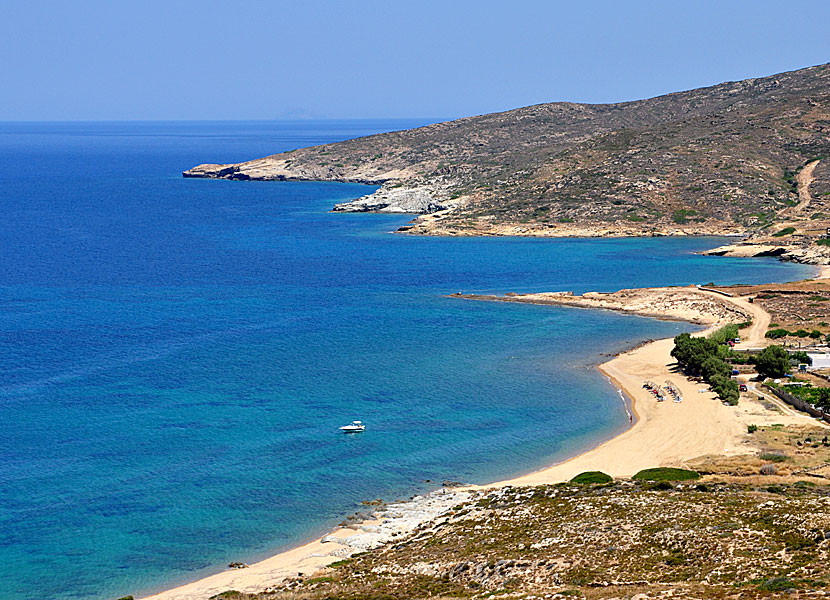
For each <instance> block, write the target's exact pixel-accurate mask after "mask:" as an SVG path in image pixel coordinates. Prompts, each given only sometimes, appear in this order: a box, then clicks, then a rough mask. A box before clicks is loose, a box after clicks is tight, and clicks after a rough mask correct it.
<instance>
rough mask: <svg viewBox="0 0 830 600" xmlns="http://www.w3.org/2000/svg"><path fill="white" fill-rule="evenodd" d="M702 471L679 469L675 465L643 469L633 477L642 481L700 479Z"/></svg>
mask: <svg viewBox="0 0 830 600" xmlns="http://www.w3.org/2000/svg"><path fill="white" fill-rule="evenodd" d="M699 477H700V473H698V472H697V471H690V470H688V469H677V468H675V467H655V468H653V469H643V470H642V471H640V472H639V473H637V474H636V475H634V477H632V479H637V480H640V481H687V480H689V479H698V478H699Z"/></svg>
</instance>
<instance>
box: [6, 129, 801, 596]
mask: <svg viewBox="0 0 830 600" xmlns="http://www.w3.org/2000/svg"><path fill="white" fill-rule="evenodd" d="M418 124H420V123H418V122H414V121H406V122H404V121H400V122H389V121H386V122H382V121H364V122H322V123H319V122H318V123H313V122H312V123H293V124H292V123H279V122H250V123H242V122H239V123H237V122H230V123H97V124H96V123H93V124H90V123H80V124H79V123H74V124H66V123H47V124H0V165H2V168H0V215H2V219H0V598H3V599H6V600H20V599H29V598H53V599H56V600H64V599H69V598H85V599H86V598H91V599H104V598H112V597H117V596H120V595H124V594H127V593H134V594H136V595H138V594H140V593H142V592H148V591H152V590H156V589H160V588H164V587H169V586H171V585H173V584H177V583H183V582H185V581H188V580H192V579H195V578H197V577H199V576H202V575H205V574H208V573H210V572H212V571H213V570H214V569H216V568H221V565H223V564H225V563H227V562H229V561H231V560H245V561H251V560H255V559H256V558H259V557H262V556H264V555H267V554H270V553H273V552H274V551H275V550H278V549H280V548H283V547H285V546H287V545H292V544H295V543H297V542H299V541H302V540H305V539H307V538H310V537H311V536H313V535H316V534H319V533H321V532H322V531H324V530H325V529H326V528H328V527H330V526H333V525H334V524H336V523H337V522H339V521H340V520H342V518H343V517H344V516H345V515H347V514H349V513H350V512H353V511H355V510H356V509H357V508H358V507H359V503H360V501H361V500H365V499H370V498H376V497H381V498H384V499H386V500H392V499H396V498H400V497H406V496H409V495H411V494H413V493H415V492H420V491H425V490H429V489H431V488H432V487H433V485H434V484H431V483H427V482H426V480H431V481H432V482H436V481H439V482H440V481H441V480H443V479H452V480H460V481H471V482H486V481H488V480H494V479H497V478H503V477H506V476H509V475H516V474H519V473H521V472H526V471H530V470H533V469H536V468H539V467H542V466H544V465H546V464H549V463H551V462H553V461H555V460H557V459H561V458H563V457H565V456H566V455H568V454H569V453H573V452H574V451H576V450H578V449H579V448H583V447H585V446H587V445H590V444H594V443H596V442H597V441H599V440H601V439H604V438H607V437H609V436H610V435H612V434H613V433H614V432H616V431H619V430H620V429H621V428H623V427H624V426H625V425H626V424H627V419H626V417H625V413H624V410H623V407H622V404H621V402H620V399H619V397H618V395H617V393H616V391H615V390H614V389H613V388H612V387H611V386H610V385H608V383H607V382H606V381H605V380H604V379H603V378H602V376H601V375H600V374H599V373H598V372H597V371H596V370H595V369H594V365H595V364H596V363H597V362H598V361H600V360H601V359H602V355H603V353H610V352H615V351H617V350H620V349H622V348H623V347H625V346H627V345H629V344H631V343H632V342H636V341H638V340H641V339H644V338H649V337H658V336H669V335H674V334H676V333H677V332H680V331H683V330H688V326H686V325H682V324H678V323H667V322H658V321H653V320H648V319H641V318H636V317H630V316H621V315H617V314H613V313H607V312H595V311H584V310H575V309H563V308H551V307H534V306H522V305H507V304H499V303H492V304H491V303H475V302H467V301H460V300H454V299H450V298H446V297H445V294H448V293H452V292H455V291H459V290H463V291H467V292H470V291H478V292H506V291H540V290H566V289H570V290H575V291H577V292H581V291H587V290H615V289H619V288H621V287H630V286H642V285H658V284H660V285H662V284H687V283H693V282H698V283H705V282H709V281H715V282H718V283H727V282H739V281H741V282H747V283H749V282H763V281H781V280H789V279H797V278H799V277H803V276H807V275H808V274H809V273H811V271H810V270H809V269H808V268H806V267H801V266H796V265H790V264H784V263H779V262H777V261H774V260H757V259H755V260H748V259H743V260H741V259H728V258H710V257H703V256H698V255H695V254H693V252H694V251H697V250H701V249H704V248H707V247H711V246H713V245H715V244H718V243H720V240H717V239H711V238H710V239H656V238H655V239H642V240H633V239H626V240H619V239H605V240H538V239H518V238H479V239H474V238H461V239H445V238H416V237H407V236H399V235H390V234H389V233H388V232H389V231H390V230H393V229H395V228H396V227H398V226H400V225H401V224H403V223H405V222H406V221H407V220H408V218H407V217H406V216H400V215H349V214H332V213H329V212H327V211H328V209H329V208H330V207H331V206H332V205H333V204H334V203H335V202H338V201H342V200H344V199H348V198H353V197H357V196H359V195H362V194H364V193H367V191H369V190H370V189H371V188H366V187H364V186H357V185H340V184H322V183H257V182H227V181H207V180H193V179H183V178H182V177H181V176H180V172H181V171H182V170H183V169H186V168H188V167H190V166H193V165H194V164H196V163H200V162H230V161H239V160H245V159H249V158H255V157H258V156H262V155H265V154H269V153H273V152H277V151H281V150H285V149H289V148H293V147H299V146H305V145H309V144H315V143H321V142H325V141H332V140H338V139H344V138H348V137H354V136H357V135H363V134H367V133H372V132H376V131H381V130H388V129H400V128H406V127H412V126H415V125H418ZM357 418H359V419H363V420H364V421H366V422H367V423H368V430H367V432H366V433H365V434H362V435H359V436H344V435H338V433H337V427H338V426H339V425H341V424H344V423H346V422H348V421H350V420H352V419H357Z"/></svg>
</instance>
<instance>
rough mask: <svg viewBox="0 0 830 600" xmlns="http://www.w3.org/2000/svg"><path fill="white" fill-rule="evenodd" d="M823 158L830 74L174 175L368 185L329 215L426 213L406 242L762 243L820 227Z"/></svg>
mask: <svg viewBox="0 0 830 600" xmlns="http://www.w3.org/2000/svg"><path fill="white" fill-rule="evenodd" d="M825 156H830V65H820V66H816V67H810V68H807V69H802V70H799V71H792V72H789V73H782V74H779V75H773V76H770V77H764V78H760V79H748V80H745V81H739V82H729V83H723V84H720V85H716V86H712V87H708V88H701V89H696V90H691V91H686V92H678V93H674V94H669V95H666V96H660V97H657V98H652V99H648V100H639V101H634V102H623V103H618V104H573V103H564V102H557V103H551V104H540V105H536V106H530V107H526V108H520V109H516V110H511V111H507V112H503V113H495V114H490V115H483V116H478V117H470V118H465V119H459V120H457V121H450V122H446V123H438V124H435V125H429V126H427V127H422V128H418V129H412V130H408V131H399V132H392V133H384V134H379V135H373V136H369V137H364V138H358V139H354V140H349V141H345V142H339V143H335V144H326V145H322V146H315V147H311V148H304V149H300V150H294V151H290V152H285V153H282V154H276V155H273V156H268V157H266V158H262V159H258V160H253V161H250V162H245V163H239V164H230V165H200V166H198V167H195V168H193V169H190V170H188V171H186V172H185V173H184V175H185V176H186V177H221V178H228V179H241V180H245V179H264V180H329V181H353V182H364V183H373V184H379V185H381V186H382V187H381V188H380V190H378V192H376V193H375V194H373V195H371V196H369V197H366V198H363V199H360V200H358V201H357V202H354V203H349V204H347V205H344V206H339V207H337V209H338V210H397V211H401V212H415V213H422V214H424V215H425V216H422V217H420V218H419V219H417V220H416V221H415V222H414V223H413V225H412V226H411V227H410V228H409V230H410V231H411V232H413V233H436V234H454V235H464V234H471V235H472V234H487V233H490V234H525V235H586V234H587V235H602V234H613V233H616V234H649V233H661V234H667V233H684V232H685V233H714V232H721V233H724V232H746V231H757V232H761V231H769V230H770V228H771V227H774V226H775V224H776V223H777V222H781V221H783V220H787V221H788V222H789V221H793V220H795V221H798V222H802V221H803V222H805V223H810V225H811V226H812V227H813V229H816V230H818V229H820V227H819V226H822V225H823V224H824V223H825V221H827V219H828V217H829V216H830V208H828V206H827V205H828V204H829V203H830V175H828V173H830V170H828V169H830V165H828V164H827V162H828V161H825V160H823V158H824V157H825ZM816 160H818V162H817V163H816ZM811 163H815V165H812V166H811V167H810V169H811V171H810V177H809V178H806V177H801V178H799V174H800V173H801V172H802V171H803V170H804V169H805V167H806V166H808V165H811ZM808 187H809V193H810V194H811V196H810V197H811V198H812V202H810V201H805V198H807V196H805V194H804V190H805V189H807V188H808ZM800 188H802V189H800Z"/></svg>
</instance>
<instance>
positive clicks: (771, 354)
mask: <svg viewBox="0 0 830 600" xmlns="http://www.w3.org/2000/svg"><path fill="white" fill-rule="evenodd" d="M755 366H756V367H757V368H758V373H760V374H761V375H763V376H764V377H772V378H773V379H776V378H778V377H783V376H784V375H786V374H787V373H789V371H790V355H789V354H787V351H786V350H784V348H782V347H781V346H767V347H766V348H764V350H763V351H762V352H761V353H760V354H759V355H758V356H756V357H755Z"/></svg>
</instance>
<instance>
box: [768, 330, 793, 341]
mask: <svg viewBox="0 0 830 600" xmlns="http://www.w3.org/2000/svg"><path fill="white" fill-rule="evenodd" d="M788 335H790V332H789V331H787V330H786V329H770V330H769V331H767V334H766V337H768V338H770V339H772V340H777V339H779V338H782V337H787V336H788Z"/></svg>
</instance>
